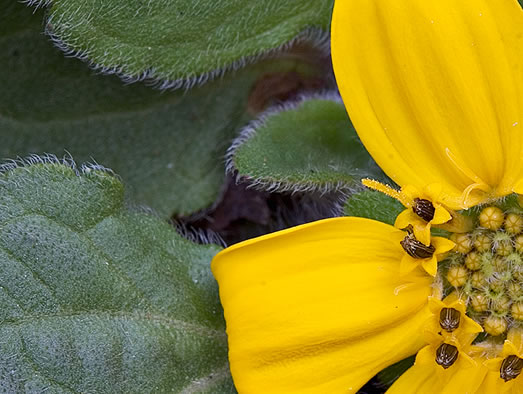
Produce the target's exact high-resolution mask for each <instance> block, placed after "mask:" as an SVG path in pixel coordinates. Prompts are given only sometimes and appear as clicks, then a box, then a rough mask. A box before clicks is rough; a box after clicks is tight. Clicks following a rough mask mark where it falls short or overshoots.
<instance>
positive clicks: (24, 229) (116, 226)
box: [0, 156, 234, 393]
mask: <svg viewBox="0 0 523 394" xmlns="http://www.w3.org/2000/svg"><path fill="white" fill-rule="evenodd" d="M123 197H124V190H123V186H122V184H121V182H120V181H119V180H118V179H117V178H116V177H115V176H114V175H112V174H111V173H110V172H109V171H107V170H105V169H103V168H101V167H99V166H82V167H81V168H77V167H76V165H75V164H74V162H71V161H58V160H56V159H55V158H53V157H51V156H47V157H44V158H39V157H36V156H33V157H31V158H30V159H29V160H26V161H22V162H10V163H8V164H7V165H5V166H3V167H2V168H1V169H0V266H1V270H0V271H1V272H2V275H0V336H1V338H2V340H1V341H0V387H1V388H2V389H3V390H4V391H5V392H8V393H25V392H28V393H29V392H52V393H151V392H185V393H196V392H197V393H201V392H209V393H229V392H234V388H233V385H232V382H231V380H230V376H229V372H228V367H227V346H226V336H225V330H224V322H223V320H222V311H221V308H220V305H219V301H218V294H217V286H216V284H215V282H214V279H213V278H212V275H211V273H210V270H209V262H210V259H211V258H212V256H213V255H214V254H215V253H216V252H217V251H218V249H219V248H218V247H216V246H213V245H196V244H193V243H191V242H189V241H187V240H185V239H183V238H182V237H181V236H180V235H178V234H177V233H176V232H175V231H174V230H173V229H172V228H171V227H170V226H169V225H168V224H167V223H165V222H163V221H160V220H159V219H157V218H155V217H152V216H150V215H147V214H144V213H140V212H133V211H131V210H129V209H128V208H127V207H126V206H125V204H124V198H123Z"/></svg>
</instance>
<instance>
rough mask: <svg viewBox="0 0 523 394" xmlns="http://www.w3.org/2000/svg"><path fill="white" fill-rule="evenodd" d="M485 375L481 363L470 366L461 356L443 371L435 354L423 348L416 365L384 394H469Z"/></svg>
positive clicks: (481, 381) (485, 372)
mask: <svg viewBox="0 0 523 394" xmlns="http://www.w3.org/2000/svg"><path fill="white" fill-rule="evenodd" d="M487 372H488V370H487V369H486V368H485V367H483V366H482V365H481V363H469V362H467V361H466V360H462V357H461V355H460V356H459V357H458V360H457V361H456V363H455V364H454V365H452V366H451V367H450V368H448V369H443V368H442V367H441V366H439V365H438V364H436V361H435V355H434V351H433V350H431V349H430V346H426V347H424V348H423V349H422V350H420V352H419V353H418V356H417V357H416V363H415V364H414V365H413V366H412V367H411V368H409V369H408V370H407V371H406V372H405V373H404V374H403V375H401V376H400V378H399V379H398V380H397V381H396V382H394V384H393V385H392V386H391V388H390V389H389V390H387V394H410V393H412V394H414V393H416V394H419V393H430V394H472V393H476V391H477V390H478V388H479V387H480V385H481V384H482V383H483V380H484V378H485V375H486V374H487ZM494 393H495V392H492V394H494Z"/></svg>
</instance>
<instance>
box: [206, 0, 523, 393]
mask: <svg viewBox="0 0 523 394" xmlns="http://www.w3.org/2000/svg"><path fill="white" fill-rule="evenodd" d="M332 50H333V63H334V69H335V72H336V77H337V81H338V85H339V88H340V91H341V94H342V97H343V99H344V102H345V105H346V107H347V109H348V112H349V114H350V116H351V119H352V120H353V122H354V124H355V127H356V129H357V131H358V134H359V135H360V137H361V139H362V141H363V143H364V144H365V146H366V147H367V149H368V150H369V152H370V153H371V155H372V156H373V157H374V159H375V160H376V161H377V162H378V164H380V166H381V167H382V168H383V169H384V171H385V172H386V173H387V175H389V176H390V177H391V178H392V179H393V180H394V181H395V182H396V183H398V184H399V185H400V186H401V190H400V191H394V190H392V189H391V188H388V187H385V186H383V185H381V186H380V185H379V184H372V182H371V181H367V183H366V184H368V185H369V186H371V187H374V188H376V189H378V190H382V191H384V192H385V193H387V194H389V195H392V196H393V197H395V198H398V199H399V200H400V201H402V202H403V204H404V205H405V206H406V208H407V210H406V212H405V213H403V214H402V215H400V216H401V217H399V218H398V219H397V222H396V225H397V227H398V228H395V227H393V226H390V225H387V224H383V223H380V222H377V221H373V220H369V219H363V218H353V217H344V218H334V219H327V220H322V221H318V222H315V223H310V224H306V225H303V226H298V227H295V228H292V229H288V230H284V231H281V232H277V233H274V234H269V235H266V236H263V237H259V238H256V239H252V240H248V241H246V242H243V243H240V244H237V245H234V246H232V247H230V248H227V249H225V250H224V251H222V252H221V253H219V254H218V255H217V256H216V257H215V258H214V260H213V262H212V270H213V273H214V275H215V277H216V279H217V281H218V284H219V287H220V298H221V301H222V304H223V307H224V313H225V319H226V322H227V334H228V338H229V360H230V365H231V372H232V375H233V378H234V382H235V385H236V387H237V389H238V391H239V392H240V393H282V394H283V393H285V394H290V393H305V394H307V393H351V392H352V393H354V392H356V391H357V390H358V389H359V388H360V387H361V386H362V385H363V384H365V382H367V381H368V380H369V379H370V378H371V377H372V376H374V375H375V374H376V373H377V372H379V371H380V370H382V369H383V368H385V367H387V366H389V365H391V364H393V363H395V362H397V361H399V360H402V359H403V358H405V357H407V356H409V355H412V354H416V353H417V357H416V362H415V364H414V365H413V366H412V367H411V368H410V369H409V370H408V371H407V372H406V373H404V374H403V375H402V376H401V377H400V378H399V379H398V380H397V381H396V382H395V383H394V384H393V386H392V387H391V388H390V389H389V394H390V393H393V394H394V393H398V394H399V393H407V394H408V393H456V394H457V393H460V394H461V393H485V394H487V393H489V394H490V393H505V392H507V393H512V394H514V393H522V392H523V374H521V364H523V352H522V343H523V339H522V335H523V334H522V332H523V331H522V327H523V312H522V311H523V289H522V282H523V246H522V245H523V235H522V234H521V227H522V226H521V225H519V224H518V223H520V222H521V221H522V220H523V219H522V216H521V215H522V212H523V209H522V208H521V207H519V206H518V205H517V200H518V199H504V198H503V197H505V196H507V195H509V194H511V193H519V194H522V193H523V181H522V179H523V172H522V169H523V157H522V156H523V132H522V130H521V122H523V72H522V69H523V62H522V61H521V60H523V14H522V11H521V8H520V7H519V5H518V3H517V1H516V0H497V1H492V0H438V1H427V0H394V1H392V0H391V1H378V0H336V2H335V8H334V15H333V23H332ZM419 200H424V201H423V204H424V205H423V206H422V207H416V206H415V204H416V203H417V201H419ZM520 200H521V198H520ZM479 204H484V205H485V207H482V210H481V212H479V209H478V210H471V211H472V215H470V217H471V219H470V223H469V224H467V225H466V226H462V225H459V222H460V220H461V219H460V218H461V217H462V215H460V214H459V213H458V212H455V211H459V210H462V209H469V208H471V207H474V206H477V205H479ZM418 208H419V209H418ZM436 211H438V214H436ZM411 212H412V213H414V214H412V213H411ZM431 212H433V213H434V217H432V215H431V214H430V213H431ZM445 212H447V213H448V214H449V215H446V214H445ZM434 218H436V220H434ZM449 218H450V222H448V223H444V222H445V220H448V219H449ZM509 218H510V219H509ZM455 222H458V225H456V223H455ZM514 223H516V224H518V225H515V224H514ZM470 224H471V225H472V226H470ZM434 225H437V226H441V225H443V226H447V227H446V229H447V230H449V231H452V232H454V231H456V232H464V233H461V234H454V235H452V236H451V238H452V239H454V240H455V241H456V242H455V243H456V247H455V249H454V251H452V252H449V249H450V248H451V247H453V246H454V243H452V242H451V241H449V240H447V239H445V238H437V237H432V236H431V235H430V227H431V226H434ZM509 229H510V230H509ZM433 275H434V276H433ZM480 331H484V332H482V333H481V334H480V335H478V332H480Z"/></svg>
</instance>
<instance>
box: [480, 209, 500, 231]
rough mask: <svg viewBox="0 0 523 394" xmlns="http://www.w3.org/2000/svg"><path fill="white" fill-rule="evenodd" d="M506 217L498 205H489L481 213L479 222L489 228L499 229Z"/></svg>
mask: <svg viewBox="0 0 523 394" xmlns="http://www.w3.org/2000/svg"><path fill="white" fill-rule="evenodd" d="M504 219H505V215H504V214H503V211H502V210H501V209H499V208H497V207H487V208H485V209H483V211H481V213H480V214H479V224H480V225H481V227H485V228H488V229H489V230H499V229H500V228H501V226H502V225H503V221H504Z"/></svg>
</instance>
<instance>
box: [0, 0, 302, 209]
mask: <svg viewBox="0 0 523 394" xmlns="http://www.w3.org/2000/svg"><path fill="white" fill-rule="evenodd" d="M0 6H1V9H2V13H0V54H1V55H0V70H2V73H0V86H1V87H2V88H1V90H2V94H0V132H1V135H2V141H1V143H0V159H1V158H11V157H17V156H21V157H25V156H27V155H28V154H31V153H37V154H41V153H44V152H47V153H53V154H56V155H58V156H62V155H63V154H64V151H67V152H70V154H71V155H72V156H73V157H75V158H76V159H77V160H79V161H92V160H95V161H96V162H98V163H100V164H103V165H105V166H107V167H110V168H112V169H113V170H114V171H115V172H117V173H118V174H119V175H120V176H121V177H122V179H123V180H124V182H125V184H126V185H127V186H128V187H129V191H130V193H129V194H130V196H131V198H132V200H133V201H135V202H136V203H138V204H144V205H147V206H149V207H151V208H153V209H154V210H155V211H157V212H158V213H159V214H160V215H161V216H162V217H170V216H171V215H172V214H176V215H180V216H181V215H186V214H190V213H193V212H195V211H198V210H201V209H204V208H207V207H208V206H210V205H212V203H213V202H214V201H215V200H216V198H217V197H218V196H219V194H220V191H221V188H222V185H223V181H224V177H225V174H224V173H225V166H224V159H223V157H224V155H225V152H226V149H227V147H228V146H229V145H230V143H231V141H232V139H233V138H234V136H235V135H236V134H237V132H238V129H239V128H240V127H241V125H244V124H245V123H246V122H247V121H248V119H249V115H248V114H247V103H248V99H249V96H250V94H251V91H252V89H253V86H254V85H255V84H256V81H257V80H258V79H259V78H261V76H263V75H265V73H270V72H271V71H273V72H274V71H285V70H289V69H290V70H294V69H296V67H297V66H296V60H286V59H284V60H280V61H276V60H273V61H267V62H265V63H261V64H259V65H256V66H252V67H249V68H246V69H244V70H242V71H241V72H238V73H237V74H236V75H235V76H234V78H233V77H232V76H230V77H227V78H224V79H223V80H219V81H215V82H213V83H209V84H207V85H205V86H204V87H202V88H200V89H193V90H191V91H190V92H187V93H183V92H167V91H165V92H160V91H157V90H154V89H150V88H149V87H147V86H142V85H140V84H134V85H127V86H126V85H123V84H122V83H121V81H120V80H119V79H117V78H115V77H107V76H100V75H94V74H93V73H92V72H91V71H90V70H88V69H87V68H86V67H85V65H84V64H82V63H81V62H80V61H78V60H76V59H66V58H64V56H63V54H62V53H60V51H58V50H57V49H56V48H53V47H52V45H51V43H50V42H49V40H48V39H47V38H46V37H45V36H44V35H43V34H42V26H41V21H42V13H41V12H38V13H37V14H36V15H33V14H32V12H33V9H31V8H29V7H26V6H24V5H22V4H19V3H18V2H15V1H12V0H0Z"/></svg>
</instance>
